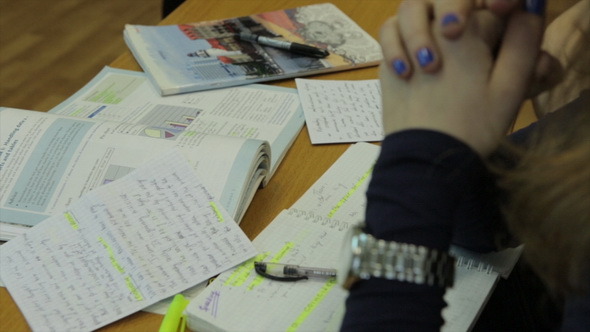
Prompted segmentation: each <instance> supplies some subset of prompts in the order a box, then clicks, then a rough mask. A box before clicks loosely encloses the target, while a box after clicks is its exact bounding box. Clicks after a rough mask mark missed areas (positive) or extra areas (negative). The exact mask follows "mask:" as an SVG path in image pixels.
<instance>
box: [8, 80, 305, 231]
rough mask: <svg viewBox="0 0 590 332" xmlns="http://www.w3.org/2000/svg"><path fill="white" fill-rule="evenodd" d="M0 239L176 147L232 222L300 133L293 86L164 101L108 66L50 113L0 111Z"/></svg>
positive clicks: (145, 82)
mask: <svg viewBox="0 0 590 332" xmlns="http://www.w3.org/2000/svg"><path fill="white" fill-rule="evenodd" d="M0 118H1V120H0V126H1V128H0V138H1V139H0V144H1V145H0V153H1V155H0V158H1V159H0V162H1V168H0V182H2V189H1V191H0V193H1V195H0V197H1V199H0V212H1V213H0V216H1V217H0V238H2V239H4V240H8V239H10V238H12V237H13V236H15V235H17V234H21V233H23V232H25V231H26V230H27V229H28V227H30V226H34V225H36V224H37V223H39V222H40V221H41V220H43V219H45V218H47V217H48V216H50V215H53V214H55V213H60V212H61V211H63V210H64V209H65V207H67V206H68V205H69V204H70V203H71V202H72V201H74V200H75V199H77V198H78V197H80V196H81V195H82V194H83V193H85V192H87V191H90V190H91V189H93V188H96V187H98V186H100V185H102V184H106V183H109V182H111V181H114V180H116V179H118V178H120V177H122V176H123V175H125V174H127V173H129V172H131V170H133V169H135V168H137V167H138V166H140V165H141V164H142V163H145V162H147V161H148V160H150V159H151V158H153V157H154V156H155V155H158V154H162V153H164V152H167V151H169V150H171V149H173V148H178V149H180V151H181V152H182V153H183V154H184V156H185V157H186V158H187V159H188V160H189V162H190V163H191V165H192V166H193V167H194V168H195V170H196V172H197V174H198V175H199V176H200V178H202V179H203V181H204V182H205V185H206V187H207V188H208V189H209V191H210V192H211V193H212V194H213V195H214V196H215V197H216V199H218V200H219V201H220V202H221V204H222V205H223V206H224V208H226V210H228V211H229V213H230V214H231V215H232V217H233V218H234V219H235V220H236V221H238V222H239V221H240V220H241V218H242V217H243V215H244V213H245V211H246V209H247V207H248V205H249V204H250V201H251V200H252V198H253V196H254V193H255V192H256V190H257V189H258V188H259V187H260V186H261V185H263V186H264V185H265V184H266V183H267V182H268V180H269V179H270V178H271V177H272V175H273V173H274V171H275V170H276V168H277V166H278V164H279V163H280V162H281V160H282V158H283V157H284V155H285V154H286V152H287V150H288V149H289V147H290V146H291V145H292V143H293V141H294V140H295V138H296V137H297V135H298V134H299V132H300V131H301V128H302V127H303V124H304V117H303V112H302V111H301V108H300V106H299V99H298V97H297V93H296V91H295V90H294V89H289V88H278V87H272V86H262V85H250V86H244V87H236V88H230V89H222V90H215V91H206V92H199V93H192V94H184V95H181V96H171V97H161V96H160V95H159V94H158V93H157V91H156V90H155V89H154V88H153V86H152V85H151V83H150V81H149V80H148V79H147V78H146V77H145V75H144V74H143V73H139V72H130V71H123V70H116V69H112V68H105V69H104V70H103V71H102V72H101V73H100V74H99V75H97V76H96V77H95V78H94V79H93V80H92V81H91V82H90V83H88V84H87V85H86V86H85V87H83V88H82V89H81V90H80V91H78V92H77V93H76V94H74V95H73V96H72V97H71V98H69V99H68V100H66V101H65V102H63V103H62V104H60V105H58V106H57V107H56V108H54V109H53V110H51V111H50V113H42V112H34V111H26V110H17V109H7V108H6V109H2V110H1V111H0Z"/></svg>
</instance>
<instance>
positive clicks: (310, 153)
mask: <svg viewBox="0 0 590 332" xmlns="http://www.w3.org/2000/svg"><path fill="white" fill-rule="evenodd" d="M319 2H322V1H319V0H315V1H314V0H274V1H268V0H248V1H244V0H216V1H202V0H201V1H200V0H188V1H186V2H185V3H184V4H182V5H181V6H180V7H179V8H178V9H177V10H176V11H175V12H173V13H172V14H171V15H170V16H168V17H167V18H166V19H164V20H163V21H162V22H161V24H179V23H186V22H199V21H205V20H213V19H223V18H230V17H237V16H245V15H251V14H255V13H261V12H266V11H271V10H277V9H285V8H293V7H299V6H303V5H308V4H312V3H319ZM329 2H332V3H334V4H335V5H336V6H338V7H339V8H340V9H341V10H342V11H344V12H345V13H346V14H347V15H349V16H350V17H351V18H352V19H353V20H355V21H356V22H357V23H358V24H359V25H360V26H361V27H362V28H363V29H364V30H365V31H367V32H368V33H369V34H370V35H372V36H373V37H375V38H378V35H379V28H380V26H381V24H382V23H383V21H385V19H386V18H387V17H389V16H391V15H393V14H394V13H395V10H396V8H397V7H398V5H399V2H401V0H365V1H351V0H331V1H329ZM121 37H122V34H121ZM110 66H112V67H116V68H123V69H129V70H138V71H140V70H141V68H140V67H139V65H138V64H137V62H136V61H135V59H134V58H133V56H132V55H131V53H130V52H129V51H127V52H125V53H123V54H122V55H121V56H119V57H118V58H117V59H115V60H114V61H113V62H112V63H111V64H110ZM316 77H317V78H320V79H341V80H342V79H346V80H360V79H373V78H377V68H376V67H371V68H363V69H355V70H350V71H345V72H339V73H332V74H325V75H318V76H316ZM83 83H85V82H83ZM271 84H274V85H280V86H286V87H295V82H294V81H293V80H284V81H279V82H275V83H271ZM523 114H524V117H521V118H520V119H519V120H518V122H517V126H522V124H520V123H526V122H528V121H529V119H530V118H531V116H530V114H531V111H530V106H527V107H525V109H524V112H523ZM348 146H349V145H348V144H332V145H315V146H312V145H311V143H310V139H309V136H308V134H307V131H306V129H305V128H304V130H302V131H301V134H300V135H299V137H298V138H297V139H296V141H295V143H294V144H293V147H292V148H291V149H290V151H289V152H288V153H287V155H286V156H285V159H284V160H283V162H282V164H281V165H280V166H279V168H278V170H277V172H276V173H275V175H274V177H273V179H272V180H271V181H270V183H269V184H268V186H267V187H265V188H264V189H260V190H259V191H258V192H257V193H256V195H255V197H254V199H253V201H252V203H251V205H250V207H249V209H248V211H247V212H246V214H245V216H244V218H243V220H242V222H241V224H240V226H241V227H242V229H243V230H244V232H246V234H247V235H248V236H249V237H250V238H254V237H255V236H256V235H257V234H258V233H260V231H262V229H264V227H266V225H268V224H269V223H270V222H271V221H272V220H273V219H274V217H275V216H276V215H277V214H278V213H279V212H280V211H281V210H283V209H285V208H288V207H290V206H291V205H292V204H293V203H294V202H295V201H296V200H297V199H298V198H299V197H300V196H301V195H302V194H303V193H304V192H305V191H306V190H307V189H308V188H309V187H310V186H311V185H312V184H313V183H314V182H315V181H316V180H317V179H318V178H319V177H320V176H321V175H322V174H323V173H324V172H325V171H326V170H327V169H328V167H329V166H330V165H332V163H334V161H336V159H338V157H339V156H340V155H341V154H342V153H343V152H344V151H345V150H346V148H347V147H348ZM161 320H162V316H161V315H157V314H151V313H145V312H138V313H135V314H133V315H130V316H128V317H126V318H124V319H121V320H119V321H117V322H115V323H112V324H110V325H108V326H106V327H104V328H102V329H101V331H155V330H157V329H158V327H159V325H160V323H161ZM0 324H1V325H0V326H1V327H0V330H3V331H28V330H30V328H29V327H28V324H27V322H26V321H25V319H24V317H23V316H22V314H21V313H20V311H19V309H18V307H17V306H16V304H15V303H14V301H13V300H12V298H11V297H10V295H9V294H8V292H7V291H6V289H5V288H2V289H0Z"/></svg>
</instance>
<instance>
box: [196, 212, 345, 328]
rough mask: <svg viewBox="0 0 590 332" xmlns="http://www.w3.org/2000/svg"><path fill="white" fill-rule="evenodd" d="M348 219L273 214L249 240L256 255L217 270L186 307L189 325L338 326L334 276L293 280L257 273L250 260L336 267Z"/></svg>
mask: <svg viewBox="0 0 590 332" xmlns="http://www.w3.org/2000/svg"><path fill="white" fill-rule="evenodd" d="M349 227H351V225H350V224H348V223H346V222H342V221H338V220H334V219H328V218H308V217H307V216H306V215H305V214H301V213H299V212H297V211H292V210H286V211H283V212H282V213H281V214H279V215H278V216H277V217H276V218H275V219H274V220H273V221H272V222H271V223H270V224H269V225H268V227H266V228H265V229H264V230H263V231H262V232H261V233H260V235H258V236H257V237H256V239H255V240H254V241H253V244H254V247H256V249H257V250H258V255H257V256H256V257H255V258H253V259H251V260H248V261H246V262H245V263H243V264H241V265H240V266H238V267H236V268H235V269H232V270H229V271H226V272H224V273H222V274H221V275H220V276H219V277H217V278H216V279H215V281H214V282H213V283H211V284H210V285H209V286H207V288H206V289H205V290H204V291H203V292H202V293H201V294H200V295H199V296H197V298H196V299H194V300H192V301H191V303H190V304H189V305H188V307H187V309H186V313H187V322H188V327H189V328H190V329H191V330H193V331H295V330H299V331H330V330H333V331H335V330H338V328H339V327H340V323H341V321H342V317H343V314H344V300H345V298H346V294H347V293H346V291H345V290H344V289H343V288H342V287H340V285H338V284H337V282H336V280H335V279H334V278H332V279H319V278H310V279H308V280H299V281H295V282H284V281H274V280H270V279H268V278H264V277H262V276H259V275H258V274H257V273H256V271H255V270H254V264H253V262H254V261H266V262H275V263H282V264H296V265H301V266H311V267H325V268H337V267H338V266H337V265H336V264H338V261H339V255H340V248H341V247H342V243H343V241H344V236H345V234H346V231H347V230H348V228H349Z"/></svg>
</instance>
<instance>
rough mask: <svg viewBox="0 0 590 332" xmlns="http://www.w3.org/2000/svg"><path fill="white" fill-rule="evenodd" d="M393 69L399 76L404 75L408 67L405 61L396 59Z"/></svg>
mask: <svg viewBox="0 0 590 332" xmlns="http://www.w3.org/2000/svg"><path fill="white" fill-rule="evenodd" d="M392 65H393V69H394V70H395V72H396V73H397V74H398V75H403V74H404V73H405V72H406V71H407V70H408V66H407V65H406V62H405V61H404V60H400V59H396V60H393V62H392Z"/></svg>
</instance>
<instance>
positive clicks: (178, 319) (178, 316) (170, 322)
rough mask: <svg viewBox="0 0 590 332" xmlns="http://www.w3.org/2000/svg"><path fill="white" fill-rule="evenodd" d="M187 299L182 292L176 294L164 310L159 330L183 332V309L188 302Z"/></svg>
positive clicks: (184, 322)
mask: <svg viewBox="0 0 590 332" xmlns="http://www.w3.org/2000/svg"><path fill="white" fill-rule="evenodd" d="M189 302H190V301H189V300H187V299H185V298H184V296H182V294H176V295H175V296H174V299H173V300H172V303H170V306H169V307H168V311H166V315H165V316H164V319H162V325H160V329H159V330H158V331H159V332H184V329H185V328H186V317H185V315H184V309H185V308H186V306H187V305H188V304H189Z"/></svg>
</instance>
